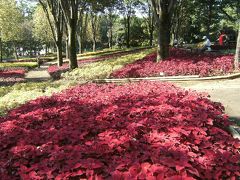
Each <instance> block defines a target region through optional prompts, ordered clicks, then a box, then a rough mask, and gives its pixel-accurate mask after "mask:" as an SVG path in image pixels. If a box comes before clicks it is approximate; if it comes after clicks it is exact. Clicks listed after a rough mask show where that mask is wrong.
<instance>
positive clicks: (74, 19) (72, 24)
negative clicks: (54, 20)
mask: <svg viewBox="0 0 240 180" xmlns="http://www.w3.org/2000/svg"><path fill="white" fill-rule="evenodd" d="M59 1H60V5H61V9H62V11H63V14H64V17H65V22H66V26H67V32H68V48H69V61H70V63H69V64H70V69H75V68H77V67H78V63H77V46H76V40H77V28H78V27H77V25H78V12H79V11H78V10H79V6H80V0H68V1H66V0H59Z"/></svg>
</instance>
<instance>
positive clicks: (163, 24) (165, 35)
mask: <svg viewBox="0 0 240 180" xmlns="http://www.w3.org/2000/svg"><path fill="white" fill-rule="evenodd" d="M158 44H159V50H158V53H159V54H158V58H157V62H159V61H161V60H163V59H165V58H167V57H168V56H169V44H170V19H169V17H168V15H167V14H162V18H161V20H160V22H159V27H158Z"/></svg>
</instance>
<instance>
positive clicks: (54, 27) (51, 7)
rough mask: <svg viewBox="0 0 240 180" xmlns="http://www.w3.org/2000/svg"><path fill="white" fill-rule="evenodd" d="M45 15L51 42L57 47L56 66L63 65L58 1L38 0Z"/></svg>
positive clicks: (60, 12) (60, 14)
mask: <svg viewBox="0 0 240 180" xmlns="http://www.w3.org/2000/svg"><path fill="white" fill-rule="evenodd" d="M39 3H40V4H41V5H42V8H43V10H44V12H45V14H46V17H47V20H48V23H49V25H50V28H51V32H52V35H53V40H54V42H55V45H56V47H57V59H58V66H62V64H63V56H62V41H63V27H64V25H63V23H64V19H63V11H62V8H61V7H60V2H59V1H58V0H39Z"/></svg>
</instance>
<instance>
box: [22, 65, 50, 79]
mask: <svg viewBox="0 0 240 180" xmlns="http://www.w3.org/2000/svg"><path fill="white" fill-rule="evenodd" d="M51 63H52V62H45V63H43V64H42V65H41V66H40V68H35V69H33V70H30V71H29V72H28V73H27V74H26V76H25V79H26V80H27V81H33V82H38V81H47V80H50V79H51V76H50V75H49V73H48V71H47V70H48V67H49V65H51Z"/></svg>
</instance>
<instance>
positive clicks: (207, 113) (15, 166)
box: [0, 82, 240, 180]
mask: <svg viewBox="0 0 240 180" xmlns="http://www.w3.org/2000/svg"><path fill="white" fill-rule="evenodd" d="M228 125H229V121H228V117H227V116H226V115H224V114H223V107H222V106H221V104H219V103H214V102H211V101H210V100H209V99H208V98H206V97H205V96H204V95H199V94H196V93H195V92H189V91H185V90H182V89H179V88H176V87H175V86H173V85H172V84H167V83H156V82H140V83H134V84H125V85H121V86H117V85H113V84H108V85H97V84H87V85H84V86H78V87H75V88H73V89H70V90H67V91H65V92H62V93H60V94H55V95H53V96H52V97H42V98H39V99H36V100H34V101H31V102H29V103H27V104H25V105H23V106H22V107H19V108H17V109H15V110H12V111H10V113H9V114H8V116H7V117H5V118H1V119H0V177H1V178H2V179H4V180H8V179H9V180H10V179H11V180H12V179H222V178H224V179H236V178H237V177H238V176H240V166H239V161H240V154H239V148H240V141H239V140H235V139H233V137H232V136H231V135H230V134H229V133H228V132H227V131H226V128H227V126H228Z"/></svg>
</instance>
